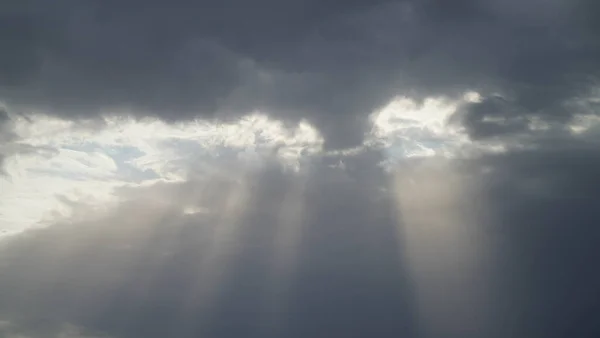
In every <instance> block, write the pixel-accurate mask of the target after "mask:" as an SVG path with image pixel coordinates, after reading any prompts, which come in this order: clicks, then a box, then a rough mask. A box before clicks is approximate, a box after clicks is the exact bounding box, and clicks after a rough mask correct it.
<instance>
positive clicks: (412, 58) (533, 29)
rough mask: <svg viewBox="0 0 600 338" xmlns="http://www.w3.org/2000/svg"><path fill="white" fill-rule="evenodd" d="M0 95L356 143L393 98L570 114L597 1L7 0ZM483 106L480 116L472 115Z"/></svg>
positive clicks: (594, 32)
mask: <svg viewBox="0 0 600 338" xmlns="http://www.w3.org/2000/svg"><path fill="white" fill-rule="evenodd" d="M1 6H2V7H1V11H0V13H2V14H1V15H2V20H0V22H1V25H2V29H0V31H1V32H2V39H1V40H2V44H3V45H2V50H3V53H2V56H1V57H0V71H1V73H0V74H1V75H2V76H1V77H0V97H1V98H2V100H4V101H6V102H7V103H9V104H11V105H13V106H14V107H19V108H22V109H34V110H36V111H44V112H50V113H53V114H60V115H62V116H71V117H78V118H91V117H94V116H97V114H100V113H118V114H122V113H130V114H135V115H137V116H147V115H152V116H159V117H161V118H163V119H165V120H168V121H173V120H178V119H190V118H195V117H203V118H215V117H216V118H221V119H227V118H232V117H236V116H241V115H243V114H247V113H249V112H251V111H254V110H260V111H263V112H264V113H267V114H269V115H271V116H274V117H277V118H281V119H284V120H288V121H298V120H300V119H307V120H309V121H310V122H311V123H312V124H313V125H315V126H316V127H317V128H318V129H319V130H320V131H321V132H322V133H323V134H324V135H325V139H326V144H327V145H329V146H330V147H332V148H339V147H342V148H343V147H349V146H355V145H357V144H360V142H361V141H362V138H363V134H364V132H365V129H366V127H367V126H366V124H367V116H368V115H369V114H371V113H372V112H373V111H374V110H376V109H378V108H381V107H382V106H383V105H385V104H387V103H388V102H389V101H390V100H391V99H392V98H394V97H395V96H398V95H405V96H409V97H414V98H417V99H418V98H425V97H428V96H440V95H441V96H457V95H462V94H463V92H465V91H467V90H471V91H478V92H480V93H481V94H483V95H484V96H488V95H491V94H499V95H501V96H503V97H505V98H506V99H507V100H508V101H509V102H510V103H511V105H514V106H515V107H516V108H518V109H522V110H524V111H525V113H526V114H529V115H531V114H535V115H542V116H543V117H544V118H546V117H548V118H550V119H556V118H560V119H568V118H569V116H570V115H571V114H572V111H571V110H567V109H564V105H565V104H566V103H567V101H569V100H571V99H576V98H580V97H582V96H583V97H585V96H586V94H587V91H588V90H589V89H590V87H591V86H593V85H595V81H596V76H597V72H598V60H599V59H600V58H599V57H598V56H599V54H598V53H599V46H598V44H597V41H598V40H599V39H598V37H599V36H600V34H599V30H598V27H597V24H596V23H595V22H596V20H595V18H594V15H595V13H597V11H593V6H595V4H594V2H593V1H560V0H553V1H537V0H530V1H524V2H523V1H496V0H482V1H470V0H460V1H453V2H452V3H448V2H446V1H440V0H427V1H408V0H406V1H400V0H399V1H392V0H388V1H385V0H383V1H369V2H368V3H367V2H362V1H310V0H295V1H283V2H282V1H271V0H261V1H259V2H252V3H251V4H250V3H247V2H244V1H233V0H231V1H203V2H196V1H188V0H178V1H175V2H169V3H168V4H167V3H166V2H163V1H157V0H153V1H144V2H141V1H135V0H126V1H93V0H86V1H69V0H61V1H55V2H53V3H52V4H50V3H48V2H46V1H36V0H28V1H4V2H3V4H2V5H1ZM483 114H487V111H486V112H483Z"/></svg>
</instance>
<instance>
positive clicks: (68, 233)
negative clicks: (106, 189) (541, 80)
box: [0, 141, 600, 338]
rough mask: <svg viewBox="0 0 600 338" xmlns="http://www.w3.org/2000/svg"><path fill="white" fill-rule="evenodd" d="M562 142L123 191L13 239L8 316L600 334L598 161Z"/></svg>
mask: <svg viewBox="0 0 600 338" xmlns="http://www.w3.org/2000/svg"><path fill="white" fill-rule="evenodd" d="M561 144H563V146H564V147H563V148H562V149H553V148H552V147H548V148H543V149H542V148H540V149H534V150H523V151H521V152H512V153H508V154H503V155H493V156H491V155H490V156H484V157H482V158H480V159H473V160H468V161H467V160H440V159H428V160H427V159H425V160H412V161H406V162H403V163H401V164H399V167H398V168H397V173H396V174H395V177H396V178H395V179H394V180H392V181H388V179H389V178H388V179H386V178H385V176H383V173H382V172H381V171H380V170H379V168H376V167H375V166H374V165H373V161H372V158H371V157H369V156H364V157H356V158H354V159H348V160H347V162H348V163H349V164H348V165H349V167H354V168H356V169H358V168H361V169H360V170H355V171H354V173H351V172H344V171H342V170H341V169H340V168H329V167H328V166H326V165H324V166H322V167H315V168H313V173H312V174H311V175H310V176H309V177H306V176H302V175H300V176H298V174H290V173H285V172H283V171H281V169H280V168H279V167H278V166H276V165H274V166H271V167H270V168H269V169H267V170H266V171H261V172H257V173H255V174H252V175H250V176H248V181H247V182H250V183H249V185H244V183H243V182H244V181H240V180H238V179H227V178H222V179H218V180H215V179H207V180H206V181H205V182H208V183H203V181H189V182H186V183H177V184H175V183H171V184H161V185H155V186H151V187H146V188H139V189H133V190H131V189H130V190H127V191H121V192H119V194H120V195H121V196H123V197H126V198H127V199H129V202H126V203H124V204H122V205H121V206H120V207H118V208H117V209H115V210H113V211H111V212H110V213H108V214H100V215H97V216H98V217H96V216H93V214H90V213H81V214H82V215H86V219H82V220H76V219H75V220H73V221H70V222H66V223H63V224H56V225H54V226H52V227H49V228H46V229H40V230H31V231H29V232H27V233H24V234H22V235H19V236H16V237H13V238H11V239H8V240H5V241H4V242H2V243H1V245H0V269H1V270H0V271H2V275H3V278H2V279H0V298H1V299H2V300H3V301H2V304H1V305H0V316H1V317H2V318H5V319H7V320H9V321H11V322H12V323H15V325H19V326H20V327H25V328H30V329H31V330H33V329H36V330H38V331H39V330H42V331H43V330H49V328H52V327H55V328H56V327H60V325H62V323H73V324H75V325H77V326H80V327H83V328H86V329H89V330H90V332H102V333H106V334H108V335H110V336H114V337H124V338H129V337H132V338H133V337H154V336H156V337H164V336H165V335H176V336H178V337H187V336H190V337H196V336H198V335H199V334H206V335H211V336H215V337H234V336H239V335H240V334H242V333H243V334H244V335H246V336H252V337H253V336H256V337H269V336H285V337H296V336H297V337H301V336H306V335H324V334H329V335H331V336H339V337H342V336H344V337H346V336H353V335H357V336H358V335H360V336H363V335H366V334H376V335H379V336H390V337H392V336H393V337H397V336H399V335H404V336H407V337H440V336H443V337H448V336H451V337H454V336H456V337H459V336H460V337H480V336H489V337H505V336H506V335H509V334H514V335H517V336H528V337H564V336H570V335H572V334H575V335H577V336H578V337H593V336H595V334H597V332H598V327H597V325H596V324H595V323H596V322H595V321H594V320H593V318H594V317H595V314H597V311H598V298H597V293H598V287H597V285H598V283H599V282H600V276H599V275H598V273H597V272H596V269H595V268H594V267H595V265H594V264H593V260H591V258H592V257H595V256H596V255H597V253H598V249H597V248H598V244H599V241H600V237H599V234H600V232H599V231H598V229H597V226H596V225H597V223H598V220H597V218H598V215H597V212H596V211H595V201H596V200H597V198H598V196H597V189H596V187H597V186H598V184H599V183H598V182H597V178H596V177H595V173H596V172H597V170H598V169H599V168H598V165H599V163H600V162H598V161H597V159H598V158H597V151H595V149H592V147H590V146H589V145H587V144H585V143H581V142H577V141H573V142H571V143H569V144H567V142H562V143H561ZM369 163H371V167H370V169H369V168H368V167H369ZM307 178H308V179H307ZM456 178H460V179H459V180H457V181H456V182H462V183H460V184H458V185H456V184H450V183H449V182H450V181H453V180H454V181H455V180H456ZM386 182H387V183H386ZM393 182H405V183H406V184H408V185H406V184H404V183H403V184H400V185H397V184H393ZM244 186H246V187H247V189H248V190H244V189H241V188H242V187H244ZM386 187H387V188H388V189H387V191H386V190H385V189H382V188H386ZM392 187H396V188H395V189H393V188H392ZM444 187H445V188H444ZM457 188H458V190H457ZM298 189H300V190H298ZM398 189H399V190H398ZM407 189H408V190H407ZM432 189H433V190H432ZM444 192H448V194H445V193H444ZM398 193H399V194H400V195H401V196H407V197H409V199H406V198H404V199H403V198H400V199H399V200H397V199H396V198H395V196H396V194H398ZM232 196H238V197H239V198H241V199H239V200H237V202H235V201H236V200H235V199H233V200H232V199H231V198H232ZM240 196H241V197H240ZM244 196H246V197H247V199H245V198H244ZM231 203H233V204H231ZM236 203H238V204H236ZM190 204H191V205H200V206H205V207H206V209H207V210H209V211H211V212H208V213H206V212H200V213H196V214H184V213H182V211H183V210H184V209H185V207H186V206H188V205H190ZM232 205H233V206H234V208H233V209H232V208H231V206H232ZM290 207H291V209H290ZM294 208H300V209H299V210H300V211H297V209H294ZM294 210H296V211H297V212H294ZM469 214H471V215H473V217H465V215H469ZM282 215H283V216H282ZM294 215H295V216H294ZM460 215H462V216H460ZM286 216H287V217H286ZM292 216H293V217H292ZM457 216H460V217H459V218H456V217H457ZM282 217H283V218H282ZM423 217H424V218H423ZM94 219H95V220H94ZM415 222H416V223H415ZM419 222H424V223H419ZM290 226H291V227H290ZM411 226H412V228H411ZM422 227H424V228H422ZM290 229H292V230H291V232H290ZM294 229H295V230H294ZM402 229H404V230H402ZM431 231H433V232H431ZM435 233H438V235H435ZM286 238H287V239H286ZM290 238H291V239H292V240H290ZM475 247H480V249H474V248H475ZM469 253H470V254H469ZM415 255H416V256H415ZM427 255H431V260H430V259H429V258H427V257H426V256H427ZM464 255H467V256H464ZM436 262H439V263H436ZM436 285H437V286H436ZM437 289H440V290H444V292H443V294H441V295H439V296H434V297H433V298H427V297H428V294H430V293H433V294H434V295H435V294H437V293H435V292H436V291H435V290H437ZM478 290H480V291H478ZM439 297H441V298H439ZM481 297H483V298H481ZM427 301H429V302H432V303H427ZM423 302H425V303H423ZM423 306H424V307H425V308H424V309H425V310H423ZM428 306H429V307H428ZM431 306H433V307H431ZM447 306H449V307H447ZM432 309H433V310H432ZM438 311H441V312H438ZM436 314H437V315H436ZM439 314H442V315H443V316H442V317H436V316H439ZM475 314H477V316H476V317H471V316H474V315H475ZM432 318H433V319H432ZM440 318H442V319H440ZM444 318H445V319H444Z"/></svg>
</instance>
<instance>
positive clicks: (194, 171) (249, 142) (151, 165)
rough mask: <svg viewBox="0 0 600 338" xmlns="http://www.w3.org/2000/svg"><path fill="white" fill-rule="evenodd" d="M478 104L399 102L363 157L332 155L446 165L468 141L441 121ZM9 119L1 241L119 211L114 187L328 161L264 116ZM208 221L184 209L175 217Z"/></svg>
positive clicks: (298, 133)
mask: <svg viewBox="0 0 600 338" xmlns="http://www.w3.org/2000/svg"><path fill="white" fill-rule="evenodd" d="M479 99H480V97H479V94H477V93H467V94H465V97H464V99H463V100H462V101H451V100H448V99H443V98H430V99H427V100H425V101H424V102H423V103H422V104H417V103H416V102H415V101H413V100H410V99H408V98H404V97H400V98H396V99H394V100H392V101H391V102H390V104H388V105H387V106H386V107H385V108H384V109H382V110H380V111H378V112H376V113H374V114H372V116H371V122H372V130H371V132H370V133H368V135H366V137H365V143H364V144H363V146H362V147H359V148H360V149H359V148H357V149H344V150H340V151H338V152H337V153H336V154H338V155H342V156H346V155H352V154H355V153H357V152H360V151H362V150H365V149H369V148H371V147H377V148H379V149H380V148H384V149H385V150H386V152H387V154H388V157H389V159H388V161H389V162H390V163H394V162H395V161H398V160H401V159H404V158H410V157H415V156H416V157H422V156H451V154H452V152H453V150H455V149H457V148H458V147H459V146H460V145H461V144H463V143H464V142H465V140H466V137H465V135H464V133H462V132H461V131H460V130H455V129H452V128H449V127H448V125H447V120H448V118H449V116H450V115H451V114H452V113H453V112H454V111H455V110H456V107H457V106H458V105H459V104H460V103H461V102H474V101H477V100H479ZM12 118H13V121H12V123H13V127H14V128H13V130H14V131H13V132H14V134H15V137H14V139H15V141H14V142H12V143H10V144H8V145H6V144H5V145H3V146H4V147H12V148H14V149H13V150H12V151H11V152H9V153H8V154H9V156H7V158H6V159H5V161H4V162H5V163H4V165H5V172H6V175H5V176H4V177H3V178H1V179H0V194H1V197H2V202H1V203H0V231H4V232H5V233H8V232H15V231H16V232H18V231H20V230H22V229H26V228H29V227H32V226H45V225H47V224H49V223H51V222H53V221H55V220H56V219H57V218H65V217H72V216H73V215H74V211H75V210H74V208H73V206H74V205H75V204H76V203H77V204H86V205H88V206H89V207H94V206H95V207H110V206H111V205H113V204H114V203H117V202H119V196H116V195H115V193H114V190H115V189H116V188H119V187H137V186H142V185H148V184H153V183H155V182H161V181H162V182H183V181H185V180H188V179H192V178H193V179H198V178H199V177H200V178H202V177H203V178H206V177H213V176H215V175H216V176H223V175H225V176H227V172H228V171H231V170H233V171H235V170H236V168H238V167H240V166H243V167H245V168H254V169H259V168H260V167H261V166H262V165H263V164H264V163H265V160H272V159H276V160H277V161H279V162H280V163H281V164H282V165H283V166H284V167H285V168H288V169H290V170H294V171H298V170H300V169H301V168H302V167H303V166H304V164H307V163H310V161H311V159H315V158H318V157H319V156H322V155H325V156H326V155H327V154H324V153H323V152H322V147H323V138H322V137H321V135H320V134H319V132H318V131H317V129H316V128H314V127H313V126H311V125H310V124H308V123H307V122H300V123H299V124H298V125H296V126H295V127H294V128H288V127H286V126H285V125H284V124H283V123H282V122H281V121H277V120H273V119H271V118H269V117H268V116H266V115H264V114H261V113H253V114H249V115H247V116H244V117H242V118H240V119H239V120H238V121H236V122H231V123H215V122H210V121H202V120H196V121H192V122H185V123H184V122H179V123H173V124H169V123H165V122H163V121H161V120H158V119H150V118H147V119H142V120H135V119H132V118H124V117H110V118H105V119H104V120H103V121H100V122H99V123H96V124H84V123H78V122H74V121H67V120H63V119H59V118H55V117H49V116H46V115H42V114H32V115H29V116H13V117H12ZM200 210H201V211H200ZM208 211H209V210H207V209H206V206H203V205H191V206H189V205H188V206H185V207H184V210H182V213H188V214H189V213H197V212H203V213H204V212H208Z"/></svg>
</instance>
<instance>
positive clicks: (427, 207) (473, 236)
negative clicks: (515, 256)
mask: <svg viewBox="0 0 600 338" xmlns="http://www.w3.org/2000/svg"><path fill="white" fill-rule="evenodd" d="M393 179H394V182H393V184H394V189H395V197H396V202H397V215H398V238H399V239H400V240H401V246H402V249H403V252H402V254H404V255H405V256H406V260H407V263H408V266H409V268H410V270H411V274H412V278H413V283H414V285H415V288H416V298H417V303H418V307H419V313H420V319H421V327H422V329H423V330H424V332H425V333H426V336H428V337H429V336H432V337H441V336H448V335H450V336H453V337H454V335H457V336H461V337H465V336H468V337H471V336H478V334H480V333H481V332H482V331H481V330H483V328H484V327H485V325H486V321H487V320H488V318H487V316H488V313H487V310H488V309H489V306H490V304H489V303H488V302H489V301H490V297H489V292H490V288H489V284H488V283H487V281H486V271H485V270H486V266H485V263H486V252H485V238H484V236H482V232H481V229H478V228H477V220H476V218H475V215H474V214H473V213H472V212H473V210H475V209H474V204H475V203H477V202H476V201H475V200H474V197H475V196H473V194H471V193H470V191H469V187H468V186H467V185H466V183H465V182H466V181H465V180H464V178H463V177H461V175H460V174H459V173H458V172H457V170H456V168H453V167H452V166H451V165H449V164H448V163H447V162H446V161H444V160H439V161H438V160H429V161H422V162H413V163H410V162H408V161H407V162H405V163H401V164H400V166H399V167H398V169H397V171H396V172H395V174H394V176H393ZM442 334H445V335H442Z"/></svg>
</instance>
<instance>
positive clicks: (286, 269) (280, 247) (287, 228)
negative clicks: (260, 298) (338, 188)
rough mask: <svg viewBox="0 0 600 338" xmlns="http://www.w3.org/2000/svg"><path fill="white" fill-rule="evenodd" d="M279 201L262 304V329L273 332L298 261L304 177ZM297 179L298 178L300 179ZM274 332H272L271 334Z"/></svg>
mask: <svg viewBox="0 0 600 338" xmlns="http://www.w3.org/2000/svg"><path fill="white" fill-rule="evenodd" d="M300 175H301V177H297V179H295V180H294V183H293V184H292V186H291V187H289V188H288V189H287V191H286V193H285V196H284V198H283V200H282V201H281V203H280V205H279V206H278V207H279V211H278V215H277V229H276V230H275V231H276V234H275V239H274V242H273V250H272V252H273V253H272V266H271V275H270V276H269V279H268V282H269V283H270V284H269V285H270V288H269V293H268V299H266V300H265V304H266V307H267V309H266V311H264V313H265V314H266V316H267V318H265V319H264V320H265V324H266V327H267V328H269V329H272V330H277V329H278V328H279V327H284V326H285V318H283V317H284V316H282V314H283V311H284V310H285V307H286V304H287V301H288V296H289V294H288V291H289V287H290V283H291V281H292V280H293V278H294V271H295V269H296V266H297V263H298V262H297V260H298V253H299V252H298V250H299V248H298V245H299V244H300V240H301V236H302V230H303V228H304V222H305V217H304V214H305V204H306V203H305V199H306V195H305V192H306V188H307V186H306V185H307V180H308V177H307V176H306V175H303V174H300ZM300 175H299V176H300ZM275 332H276V331H275Z"/></svg>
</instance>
